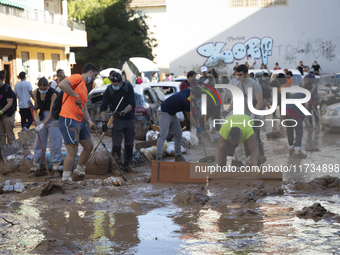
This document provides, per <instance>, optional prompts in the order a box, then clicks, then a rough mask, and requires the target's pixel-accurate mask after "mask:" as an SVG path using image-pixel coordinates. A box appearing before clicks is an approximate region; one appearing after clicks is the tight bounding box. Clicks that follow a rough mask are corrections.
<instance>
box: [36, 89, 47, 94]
mask: <svg viewBox="0 0 340 255" xmlns="http://www.w3.org/2000/svg"><path fill="white" fill-rule="evenodd" d="M38 90H39V92H40V94H46V93H47V92H48V89H46V90H45V91H42V90H40V89H38Z"/></svg>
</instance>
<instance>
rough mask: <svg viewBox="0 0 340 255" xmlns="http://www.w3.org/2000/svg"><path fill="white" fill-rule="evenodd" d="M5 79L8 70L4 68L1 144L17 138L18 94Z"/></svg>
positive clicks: (0, 100)
mask: <svg viewBox="0 0 340 255" xmlns="http://www.w3.org/2000/svg"><path fill="white" fill-rule="evenodd" d="M5 79H6V71H5V70H2V71H0V146H3V145H5V144H6V143H10V142H13V141H14V140H15V135H14V132H13V128H14V113H15V111H16V96H15V94H14V92H13V90H12V88H11V86H10V85H9V84H7V83H5ZM6 140H7V142H6Z"/></svg>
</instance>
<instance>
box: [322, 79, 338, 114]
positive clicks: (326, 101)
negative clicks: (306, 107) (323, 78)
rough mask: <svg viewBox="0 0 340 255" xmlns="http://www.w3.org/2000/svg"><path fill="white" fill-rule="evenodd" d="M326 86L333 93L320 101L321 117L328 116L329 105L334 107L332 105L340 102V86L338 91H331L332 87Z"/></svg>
mask: <svg viewBox="0 0 340 255" xmlns="http://www.w3.org/2000/svg"><path fill="white" fill-rule="evenodd" d="M325 86H326V87H328V88H329V89H330V90H331V93H330V94H328V95H326V96H325V97H324V98H322V99H321V101H320V114H321V115H324V114H326V111H327V106H328V105H332V104H335V103H339V102H340V86H339V87H338V88H337V89H336V90H333V89H331V87H330V86H331V85H329V84H328V85H325Z"/></svg>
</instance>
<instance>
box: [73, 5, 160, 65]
mask: <svg viewBox="0 0 340 255" xmlns="http://www.w3.org/2000/svg"><path fill="white" fill-rule="evenodd" d="M130 1H131V0H85V1H78V0H73V1H68V11H69V17H70V18H71V17H72V18H73V19H76V20H79V21H82V20H84V21H85V24H86V31H87V40H88V47H87V48H72V51H74V52H76V59H77V61H81V62H92V63H94V64H96V65H97V66H100V67H101V68H108V67H115V66H117V64H118V63H120V62H122V61H125V60H127V59H129V58H130V57H145V58H148V59H150V60H153V59H154V56H153V54H152V48H153V47H156V46H157V44H156V40H155V39H153V38H151V37H150V34H149V32H148V29H149V27H148V25H147V24H146V22H145V19H146V18H147V16H145V15H140V14H139V13H137V12H136V11H135V10H132V9H129V8H128V5H129V3H130Z"/></svg>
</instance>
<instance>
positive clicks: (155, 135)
mask: <svg viewBox="0 0 340 255" xmlns="http://www.w3.org/2000/svg"><path fill="white" fill-rule="evenodd" d="M158 136H159V131H153V130H149V131H148V132H147V133H146V141H152V140H157V139H158Z"/></svg>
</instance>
